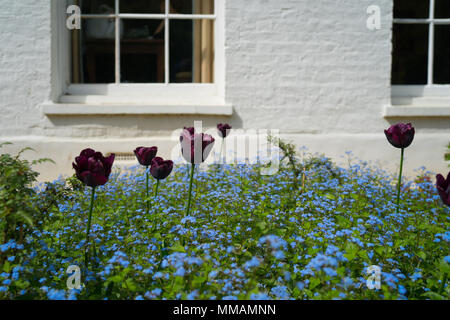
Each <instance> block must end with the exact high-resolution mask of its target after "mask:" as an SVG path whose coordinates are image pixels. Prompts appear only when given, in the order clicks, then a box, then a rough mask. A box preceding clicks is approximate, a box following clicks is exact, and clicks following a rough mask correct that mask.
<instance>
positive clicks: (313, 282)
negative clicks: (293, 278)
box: [309, 278, 320, 289]
mask: <svg viewBox="0 0 450 320" xmlns="http://www.w3.org/2000/svg"><path fill="white" fill-rule="evenodd" d="M309 281H310V283H309V288H310V289H314V288H315V287H317V286H318V285H319V284H320V279H319V278H312V279H310V280H309Z"/></svg>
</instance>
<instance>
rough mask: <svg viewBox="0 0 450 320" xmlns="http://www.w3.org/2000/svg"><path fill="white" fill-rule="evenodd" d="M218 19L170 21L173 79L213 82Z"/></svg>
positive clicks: (171, 72) (177, 80) (172, 80)
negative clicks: (215, 22)
mask: <svg viewBox="0 0 450 320" xmlns="http://www.w3.org/2000/svg"><path fill="white" fill-rule="evenodd" d="M213 80H214V22H213V21H212V20H206V19H201V20H171V21H170V82H178V83H179V82H190V83H193V82H195V83H212V82H213Z"/></svg>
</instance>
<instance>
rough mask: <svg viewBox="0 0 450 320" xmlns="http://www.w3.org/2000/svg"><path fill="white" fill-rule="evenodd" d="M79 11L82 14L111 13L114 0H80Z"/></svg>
mask: <svg viewBox="0 0 450 320" xmlns="http://www.w3.org/2000/svg"><path fill="white" fill-rule="evenodd" d="M78 2H79V3H80V4H81V13H84V14H112V13H114V8H115V1H114V0H84V1H83V0H80V1H78Z"/></svg>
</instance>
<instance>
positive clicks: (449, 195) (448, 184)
mask: <svg viewBox="0 0 450 320" xmlns="http://www.w3.org/2000/svg"><path fill="white" fill-rule="evenodd" d="M436 188H437V190H438V192H439V195H440V196H441V199H442V201H443V202H444V204H446V205H447V206H450V172H449V173H448V175H447V179H444V176H443V175H442V174H438V175H437V176H436Z"/></svg>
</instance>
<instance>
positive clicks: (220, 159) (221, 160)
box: [219, 138, 225, 164]
mask: <svg viewBox="0 0 450 320" xmlns="http://www.w3.org/2000/svg"><path fill="white" fill-rule="evenodd" d="M224 141H225V138H222V142H221V143H220V154H219V164H223V159H222V152H223V143H224Z"/></svg>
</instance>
